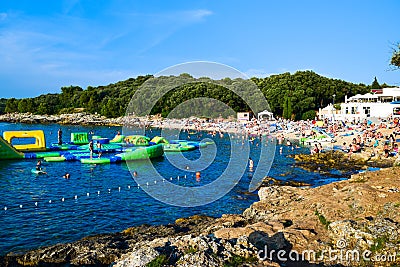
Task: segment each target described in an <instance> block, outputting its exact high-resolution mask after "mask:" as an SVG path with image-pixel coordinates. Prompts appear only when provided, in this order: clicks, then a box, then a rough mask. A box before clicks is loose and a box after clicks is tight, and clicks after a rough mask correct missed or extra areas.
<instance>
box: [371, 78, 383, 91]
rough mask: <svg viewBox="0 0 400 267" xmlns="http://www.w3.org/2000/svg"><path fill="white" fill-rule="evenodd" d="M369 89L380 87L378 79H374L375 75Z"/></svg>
mask: <svg viewBox="0 0 400 267" xmlns="http://www.w3.org/2000/svg"><path fill="white" fill-rule="evenodd" d="M371 89H381V86H380V85H379V83H378V80H377V79H376V77H375V79H374V81H373V82H372V84H371Z"/></svg>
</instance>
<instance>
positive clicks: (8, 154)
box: [0, 136, 24, 159]
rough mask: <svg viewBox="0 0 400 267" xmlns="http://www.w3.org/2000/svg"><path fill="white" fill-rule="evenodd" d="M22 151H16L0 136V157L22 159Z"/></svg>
mask: <svg viewBox="0 0 400 267" xmlns="http://www.w3.org/2000/svg"><path fill="white" fill-rule="evenodd" d="M23 158H24V153H22V152H19V151H17V150H16V149H15V148H14V147H13V146H12V145H10V144H9V143H8V142H7V141H6V140H4V139H3V137H1V136H0V159H23Z"/></svg>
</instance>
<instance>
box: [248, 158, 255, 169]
mask: <svg viewBox="0 0 400 267" xmlns="http://www.w3.org/2000/svg"><path fill="white" fill-rule="evenodd" d="M253 167H254V161H253V160H252V159H251V158H249V170H250V171H253Z"/></svg>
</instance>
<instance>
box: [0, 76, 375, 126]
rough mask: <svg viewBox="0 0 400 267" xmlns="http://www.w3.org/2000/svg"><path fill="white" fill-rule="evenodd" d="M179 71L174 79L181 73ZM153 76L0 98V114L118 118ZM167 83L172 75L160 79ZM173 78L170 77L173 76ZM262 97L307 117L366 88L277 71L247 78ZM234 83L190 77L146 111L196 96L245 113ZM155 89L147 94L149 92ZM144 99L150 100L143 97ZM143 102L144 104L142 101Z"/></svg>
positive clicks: (164, 110) (164, 109)
mask: <svg viewBox="0 0 400 267" xmlns="http://www.w3.org/2000/svg"><path fill="white" fill-rule="evenodd" d="M187 76H188V74H182V75H181V76H179V77H177V78H178V79H179V78H181V77H187ZM151 77H153V76H151V75H147V76H138V77H136V78H130V79H128V80H125V81H120V82H117V83H115V84H109V85H107V86H98V87H92V86H89V87H88V88H86V89H85V90H84V89H82V88H81V87H79V86H69V87H62V88H61V93H59V94H45V95H40V96H38V97H35V98H24V99H15V98H11V99H7V100H5V99H0V112H6V113H7V112H32V113H36V114H59V113H70V112H73V111H74V110H75V109H76V108H80V110H85V111H86V112H89V113H95V112H97V113H98V114H102V115H104V116H107V117H118V116H122V115H124V114H125V111H126V107H127V106H128V103H129V101H130V99H131V98H132V96H133V95H134V94H135V92H136V90H137V88H138V87H140V86H141V85H142V84H143V83H144V82H145V81H146V80H148V79H149V78H151ZM163 78H164V79H165V81H166V82H167V83H168V81H169V79H173V78H174V77H163ZM175 78H176V77H175ZM252 81H254V82H255V83H256V85H257V86H258V88H260V90H261V91H262V93H263V94H264V95H265V97H266V98H267V100H268V103H269V105H270V108H271V110H272V112H274V114H275V115H276V116H283V117H286V118H294V119H302V118H303V119H304V118H312V117H313V116H314V114H315V113H314V110H317V109H318V108H320V107H324V106H326V105H327V104H329V103H331V102H332V100H333V95H336V97H335V102H336V103H338V102H341V101H344V97H345V95H348V96H352V95H355V94H358V93H366V92H369V90H370V86H367V85H364V84H353V83H350V82H346V81H342V80H338V79H330V78H326V77H323V76H320V75H318V74H316V73H315V72H312V71H298V72H296V73H294V74H290V73H283V74H279V75H272V76H270V77H266V78H252ZM235 84H240V83H239V81H238V79H230V78H225V79H223V80H220V81H212V80H211V79H209V78H200V79H196V80H195V82H192V83H188V84H183V85H181V86H178V87H177V88H175V89H174V90H172V91H170V92H169V93H168V94H166V95H165V96H164V97H162V98H161V99H160V100H158V102H157V103H156V104H155V106H154V108H153V109H152V114H157V113H161V114H162V115H163V116H167V115H168V113H169V112H170V111H171V110H173V109H174V108H175V107H176V106H177V105H179V104H180V103H182V102H184V101H185V100H188V99H192V98H196V97H210V98H215V99H217V100H220V101H222V102H224V103H225V104H227V105H229V106H230V107H231V108H232V109H233V110H235V111H246V110H248V109H249V107H248V106H247V105H246V103H245V102H244V101H243V100H242V99H241V98H240V97H239V96H238V95H237V94H235V93H233V92H232V91H230V90H228V89H227V88H229V87H230V86H235ZM152 93H153V94H156V92H149V96H150V95H151V94H152ZM148 99H152V98H151V97H149V98H148ZM147 104H149V103H147Z"/></svg>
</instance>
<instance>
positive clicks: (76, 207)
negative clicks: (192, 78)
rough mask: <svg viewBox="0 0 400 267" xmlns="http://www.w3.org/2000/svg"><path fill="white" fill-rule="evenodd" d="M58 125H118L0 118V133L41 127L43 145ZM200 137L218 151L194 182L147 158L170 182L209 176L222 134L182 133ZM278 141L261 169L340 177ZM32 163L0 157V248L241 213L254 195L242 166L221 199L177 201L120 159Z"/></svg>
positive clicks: (224, 146) (53, 138) (320, 180)
mask: <svg viewBox="0 0 400 267" xmlns="http://www.w3.org/2000/svg"><path fill="white" fill-rule="evenodd" d="M60 127H61V128H62V130H63V136H64V141H69V137H70V133H71V132H91V133H93V134H95V135H100V136H103V137H110V138H112V137H113V136H114V135H115V133H116V132H117V131H118V130H121V127H83V126H59V125H55V124H48V125H27V124H11V123H0V132H1V134H2V132H3V131H10V130H27V129H30V130H34V129H35V130H36V129H43V130H44V131H45V134H46V141H47V144H48V145H49V144H51V143H54V142H57V130H58V128H60ZM159 133H160V131H159V130H149V131H148V132H147V135H148V136H150V137H153V136H155V135H159ZM179 138H180V139H187V138H189V136H188V135H187V134H186V133H181V136H180V137H179ZM203 138H211V139H213V140H214V142H215V143H216V145H217V148H218V150H217V157H216V160H215V161H214V162H213V163H212V165H211V166H210V167H208V168H207V169H205V170H203V171H202V177H201V180H200V181H196V179H195V177H194V174H193V173H192V172H189V171H184V170H179V169H177V168H175V167H174V166H172V165H171V164H170V162H169V161H168V160H167V159H166V158H160V159H156V160H153V162H152V163H153V165H154V166H155V168H156V169H157V171H158V172H159V173H161V174H162V175H163V177H166V179H168V178H171V177H172V182H173V183H176V184H179V185H184V186H200V185H204V184H206V183H210V182H211V181H213V180H214V179H215V178H216V177H218V176H219V175H220V174H221V173H222V172H223V171H224V169H225V168H226V166H227V164H228V161H229V158H230V149H229V142H230V139H229V137H228V136H227V135H224V136H223V137H220V136H219V135H217V136H215V137H213V136H211V135H208V134H207V133H201V134H198V135H190V140H200V139H203ZM259 145H260V140H259V139H256V140H254V142H252V143H251V157H252V158H253V159H255V160H254V162H255V167H257V158H258V157H259V153H260V148H259V147H260V146H259ZM279 148H280V147H279V146H278V147H277V149H276V155H275V159H274V162H273V165H272V168H271V171H270V173H269V176H272V177H274V178H278V179H284V180H295V181H304V182H308V183H311V184H313V185H321V184H325V183H329V182H332V181H335V180H338V179H342V178H341V177H340V174H339V175H336V176H335V177H334V178H332V177H326V176H322V175H320V174H318V173H308V172H306V171H303V170H301V169H298V168H294V167H293V164H294V160H293V159H292V158H289V157H288V155H289V154H293V153H305V152H307V151H308V149H307V148H296V149H294V150H292V149H291V148H290V147H286V146H283V147H282V153H280V149H279ZM184 155H185V157H186V158H188V159H189V160H194V159H197V158H199V156H200V152H199V150H194V151H190V152H185V154H184ZM35 164H36V161H35V160H7V161H0V227H1V231H0V255H3V254H5V253H7V252H11V251H12V252H20V251H24V250H27V249H32V248H37V247H39V246H45V245H53V244H57V243H64V242H70V241H75V240H78V239H80V238H82V237H84V236H87V235H94V234H100V233H109V232H116V231H121V230H124V229H126V228H128V227H132V226H137V225H141V224H153V225H157V224H167V223H171V222H173V221H174V220H176V219H177V218H181V217H187V216H191V215H194V214H206V215H209V216H220V215H222V214H224V213H241V212H243V210H244V209H246V208H247V207H249V206H250V205H251V203H253V202H255V201H257V200H258V197H257V195H256V194H248V193H246V191H247V190H248V187H249V181H250V179H251V173H250V172H248V171H246V172H245V174H244V175H243V177H242V179H241V180H240V182H239V183H238V184H237V185H236V186H235V187H234V188H233V189H232V190H231V191H230V192H229V193H228V194H227V195H225V196H224V197H222V198H221V199H219V200H217V201H215V202H213V203H210V204H207V205H204V206H200V207H192V208H182V207H174V206H169V205H166V204H164V203H161V202H159V201H157V200H155V199H153V198H152V197H150V196H148V195H147V194H146V193H145V192H144V191H143V189H141V188H138V187H137V184H136V182H135V181H134V180H133V178H132V176H131V175H130V172H129V169H128V167H127V165H126V164H125V163H120V164H106V165H86V164H81V163H80V162H50V163H46V162H45V163H44V164H43V166H44V168H45V169H46V171H47V172H48V175H35V174H32V173H31V171H30V170H31V169H32V168H34V166H35ZM135 164H137V169H138V170H142V169H145V167H146V166H143V164H145V163H144V162H140V161H139V162H137V163H135ZM66 172H69V173H70V174H71V178H70V179H69V180H66V179H63V178H62V176H63V175H64V174H65V173H66ZM178 176H179V180H178ZM185 176H186V177H185ZM150 186H151V185H150ZM255 193H256V192H255ZM5 207H6V208H7V210H5V209H4V208H5Z"/></svg>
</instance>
